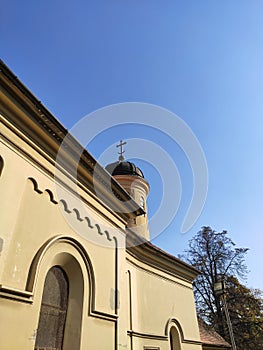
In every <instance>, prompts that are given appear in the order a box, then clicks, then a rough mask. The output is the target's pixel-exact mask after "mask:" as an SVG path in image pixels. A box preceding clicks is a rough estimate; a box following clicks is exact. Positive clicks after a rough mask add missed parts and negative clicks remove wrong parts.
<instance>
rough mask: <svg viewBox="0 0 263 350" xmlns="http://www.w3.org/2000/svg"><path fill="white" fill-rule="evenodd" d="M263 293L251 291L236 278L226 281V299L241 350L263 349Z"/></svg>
mask: <svg viewBox="0 0 263 350" xmlns="http://www.w3.org/2000/svg"><path fill="white" fill-rule="evenodd" d="M262 295H263V293H262V291H260V290H258V289H249V288H247V287H245V286H244V285H242V284H240V283H239V281H238V279H237V278H235V277H233V276H232V277H228V278H227V279H226V298H227V304H228V310H229V314H230V318H231V322H232V326H233V332H234V336H235V341H236V344H240V345H239V346H238V348H239V349H245V350H254V349H263V300H262Z"/></svg>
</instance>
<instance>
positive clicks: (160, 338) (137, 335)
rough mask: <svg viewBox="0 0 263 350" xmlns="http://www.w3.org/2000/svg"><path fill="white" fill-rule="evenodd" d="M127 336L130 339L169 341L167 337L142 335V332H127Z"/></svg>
mask: <svg viewBox="0 0 263 350" xmlns="http://www.w3.org/2000/svg"><path fill="white" fill-rule="evenodd" d="M127 334H128V335H129V336H130V337H136V338H147V339H155V340H165V341H167V340H168V337H167V336H166V335H158V334H151V333H142V332H135V331H131V330H129V331H127Z"/></svg>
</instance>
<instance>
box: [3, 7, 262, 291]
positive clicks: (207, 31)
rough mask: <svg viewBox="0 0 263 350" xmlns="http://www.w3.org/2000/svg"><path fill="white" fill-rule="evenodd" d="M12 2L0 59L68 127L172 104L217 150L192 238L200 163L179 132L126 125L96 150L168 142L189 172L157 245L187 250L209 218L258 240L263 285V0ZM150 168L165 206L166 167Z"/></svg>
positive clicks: (252, 260)
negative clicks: (128, 105) (134, 104)
mask: <svg viewBox="0 0 263 350" xmlns="http://www.w3.org/2000/svg"><path fill="white" fill-rule="evenodd" d="M1 8H2V10H1V14H0V40H1V46H0V48H1V58H2V59H3V60H4V61H5V63H6V64H7V65H8V66H9V67H10V69H11V70H12V71H13V72H14V73H15V74H16V75H17V76H18V77H19V79H20V80H21V81H22V82H23V83H24V84H25V85H26V86H27V87H28V88H29V89H30V90H31V91H32V92H33V93H34V94H35V95H36V96H37V97H38V98H39V99H40V100H41V101H42V102H43V103H44V104H45V105H46V106H47V108H48V109H49V110H50V111H51V112H52V113H53V114H54V115H55V116H56V117H57V118H58V119H59V120H60V121H61V122H62V124H64V125H65V126H66V127H67V128H68V129H70V128H71V127H72V126H73V125H74V124H75V123H76V122H77V121H78V120H79V119H81V118H82V117H83V116H85V115H86V114H88V113H90V112H92V111H94V110H96V109H98V108H101V107H104V106H107V105H110V104H114V103H119V102H126V101H139V102H146V103H152V104H155V105H159V106H162V107H164V108H167V109H169V110H171V111H172V112H174V113H176V114H177V115H178V116H179V117H180V118H182V119H183V120H184V121H185V122H186V123H187V124H188V125H189V126H190V128H191V129H192V131H193V132H194V133H195V135H196V136H197V138H198V140H199V142H200V144H201V145H202V148H203V150H204V152H205V155H206V159H207V163H208V171H209V189H208V196H207V201H206V204H205V206H204V210H203V212H202V214H201V216H200V217H199V219H198V221H197V222H196V224H195V225H194V227H193V228H192V229H191V231H189V232H188V233H186V234H184V235H183V234H181V233H180V227H181V223H182V219H183V217H184V215H185V212H186V210H187V206H188V205H189V201H190V199H191V191H192V188H191V186H192V180H191V169H190V168H189V164H188V163H187V161H186V159H185V157H184V155H183V154H182V153H181V151H180V149H177V148H176V146H174V145H173V144H172V143H171V142H170V140H166V141H165V139H163V138H160V137H159V136H158V135H154V133H149V135H144V131H143V130H139V128H136V130H134V129H133V128H132V127H130V128H127V127H126V128H124V129H118V130H117V131H116V130H115V131H111V132H109V133H108V134H107V135H105V137H98V138H97V139H95V140H94V142H93V143H92V144H91V145H90V148H89V150H90V151H91V153H92V154H93V155H95V156H96V157H99V156H100V154H101V153H102V152H103V150H104V148H107V147H108V146H109V145H111V144H113V143H115V142H116V141H117V140H119V139H120V136H121V137H123V138H129V137H141V138H142V137H146V138H149V139H151V140H153V141H154V142H155V143H158V142H160V145H161V147H163V148H165V149H166V150H167V151H168V153H169V154H170V155H171V157H172V158H173V159H174V160H175V162H176V165H177V167H178V170H179V173H180V175H181V180H182V202H181V206H180V208H179V210H178V215H177V216H176V218H175V220H174V221H173V222H172V224H171V225H170V226H169V228H168V229H167V230H166V231H165V232H164V233H163V234H162V235H160V236H159V237H158V238H156V239H155V240H154V243H155V244H157V245H159V246H160V247H161V248H163V249H165V250H167V251H169V252H170V253H172V254H178V253H182V251H183V250H184V249H185V248H186V247H187V240H188V239H190V238H191V237H192V235H193V234H194V233H195V232H197V231H198V230H199V229H200V228H201V227H202V226H204V225H207V226H211V227H212V228H214V229H215V230H217V231H219V230H222V229H226V230H228V231H229V233H230V235H231V237H232V239H233V240H234V241H235V242H236V244H237V246H243V247H249V248H250V252H249V253H248V256H247V264H248V267H249V269H250V270H251V272H250V274H249V278H248V286H252V287H259V288H261V289H263V278H262V271H261V270H262V267H261V265H262V246H263V244H262V243H263V238H262V228H263V212H262V211H263V210H262V207H263V206H262V198H263V185H262V184H263V181H262V179H263V160H262V153H263V136H262V134H263V118H262V115H263V20H262V18H263V2H262V1H259V0H247V1H244V0H231V1H230V0H220V1H216V0H184V1H179V0H167V1H157V0H142V1H130V0H114V1H112V0H97V1H87V0H85V1H83V0H80V1H72V0H71V1H70V0H63V1H61V0H52V1H32V0H30V1H29V0H28V1H18V0H17V1H14V0H8V1H7V0H3V1H2V6H1ZM142 135H144V136H142ZM140 165H141V167H142V168H143V170H144V172H145V175H146V177H147V178H148V179H149V182H150V185H151V188H152V191H151V197H149V206H150V210H151V212H154V210H155V209H156V207H157V206H158V201H160V199H161V196H160V192H161V190H160V189H161V186H160V184H159V182H160V177H161V176H162V175H160V176H159V175H158V174H156V172H155V170H154V169H153V168H151V166H148V165H147V164H145V166H144V164H143V163H140ZM163 171H166V172H168V173H169V169H164V170H163ZM171 176H172V174H171ZM171 205H172V203H171Z"/></svg>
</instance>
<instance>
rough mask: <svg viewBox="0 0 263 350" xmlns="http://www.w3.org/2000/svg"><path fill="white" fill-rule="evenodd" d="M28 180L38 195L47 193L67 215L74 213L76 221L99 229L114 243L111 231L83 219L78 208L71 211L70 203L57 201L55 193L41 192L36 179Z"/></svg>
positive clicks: (86, 217) (47, 190)
mask: <svg viewBox="0 0 263 350" xmlns="http://www.w3.org/2000/svg"><path fill="white" fill-rule="evenodd" d="M28 180H29V181H30V182H31V183H32V184H33V188H34V191H35V192H37V193H38V194H43V193H47V194H48V196H49V200H50V202H51V203H53V204H59V203H61V205H62V209H63V210H64V211H65V212H66V213H67V214H71V213H74V214H75V216H76V220H78V221H80V222H85V223H86V224H87V225H88V227H89V228H91V229H94V228H96V229H97V233H98V234H99V235H100V236H102V235H105V237H106V238H107V240H108V241H110V242H111V241H112V240H113V239H114V237H115V236H112V235H111V234H110V232H109V231H107V230H102V229H101V227H100V225H99V224H97V223H96V224H93V223H92V221H91V219H90V218H89V217H88V216H84V217H81V214H80V211H79V210H78V209H77V208H73V209H69V206H68V203H67V201H66V200H65V199H61V200H59V201H58V200H57V199H55V196H54V194H53V192H52V191H51V190H50V189H47V188H46V189H45V190H41V189H40V188H39V185H38V182H37V181H36V179H34V178H33V177H29V178H28ZM115 239H116V240H117V238H116V237H115Z"/></svg>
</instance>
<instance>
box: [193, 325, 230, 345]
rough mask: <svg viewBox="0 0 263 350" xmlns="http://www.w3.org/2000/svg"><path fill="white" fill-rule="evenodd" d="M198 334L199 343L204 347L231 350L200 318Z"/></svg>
mask: <svg viewBox="0 0 263 350" xmlns="http://www.w3.org/2000/svg"><path fill="white" fill-rule="evenodd" d="M198 325H199V332H200V338H201V342H202V343H203V344H205V345H214V346H218V347H224V348H227V349H228V348H231V346H230V344H229V343H227V342H226V341H225V339H223V338H222V337H221V335H219V334H218V333H217V332H216V331H215V330H214V329H212V328H211V327H210V326H209V325H208V324H206V323H205V322H204V321H203V320H202V319H201V318H198Z"/></svg>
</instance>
